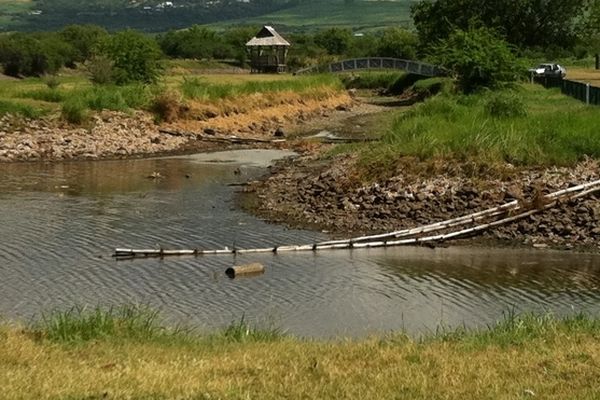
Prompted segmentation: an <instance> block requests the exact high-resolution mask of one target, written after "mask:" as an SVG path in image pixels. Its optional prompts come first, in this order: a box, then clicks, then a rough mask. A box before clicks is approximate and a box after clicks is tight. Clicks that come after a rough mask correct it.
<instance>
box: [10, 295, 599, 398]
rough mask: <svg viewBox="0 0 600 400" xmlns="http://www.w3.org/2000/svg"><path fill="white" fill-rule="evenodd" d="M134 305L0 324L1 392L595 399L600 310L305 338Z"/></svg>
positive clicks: (115, 395)
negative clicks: (179, 322) (477, 325)
mask: <svg viewBox="0 0 600 400" xmlns="http://www.w3.org/2000/svg"><path fill="white" fill-rule="evenodd" d="M157 321H158V319H157V315H156V314H155V313H153V312H149V311H147V310H143V309H142V310H140V309H139V308H135V307H123V308H118V309H110V310H108V311H106V310H100V309H95V310H91V311H85V310H81V309H78V310H76V311H68V312H64V313H55V314H53V315H51V316H49V317H47V318H45V319H44V320H43V321H42V322H40V323H38V324H36V325H33V326H30V327H25V328H17V327H14V326H12V327H11V326H8V325H3V327H2V328H1V329H0V383H1V385H2V398H3V399H124V398H126V399H175V398H176V399H281V398H288V399H357V398H360V399H428V400H429V399H527V398H543V399H567V398H568V399H597V398H598V397H599V396H600V387H599V386H598V385H597V382H599V381H600V341H599V339H600V320H598V319H594V318H591V317H588V316H584V315H577V316H573V317H569V318H567V319H557V318H555V317H552V316H548V315H546V316H522V317H516V316H514V315H512V316H511V315H509V316H507V317H506V319H505V320H503V321H502V322H499V323H498V324H497V325H494V326H491V327H488V328H484V329H482V330H472V331H471V330H464V329H459V330H457V331H448V330H441V331H440V332H438V333H437V334H434V335H432V336H431V337H426V338H422V339H410V338H408V337H407V336H406V335H403V334H394V335H387V336H381V337H372V338H368V339H362V340H342V339H337V340H303V339H298V338H293V337H290V336H287V335H283V334H282V333H281V332H279V331H277V330H262V331H261V330H257V329H254V328H252V327H251V326H249V325H248V324H246V323H244V322H243V321H241V322H240V323H236V324H233V325H232V326H230V327H229V328H227V329H225V330H223V331H221V332H217V333H212V334H196V333H192V332H190V331H187V330H181V329H176V330H169V329H164V328H162V327H161V326H160V324H159V323H158V322H157Z"/></svg>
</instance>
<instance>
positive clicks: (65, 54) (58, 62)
mask: <svg viewBox="0 0 600 400" xmlns="http://www.w3.org/2000/svg"><path fill="white" fill-rule="evenodd" d="M73 53H74V49H73V47H72V46H70V45H69V44H68V43H65V42H63V41H62V40H60V38H59V37H58V36H57V35H54V34H44V35H41V34H26V33H15V34H11V35H6V36H2V38H1V39H0V64H2V67H3V69H4V73H5V74H7V75H10V76H40V75H44V74H54V73H56V72H57V71H58V70H59V69H60V68H61V67H62V66H63V65H65V64H67V63H69V62H70V61H71V60H72V56H73Z"/></svg>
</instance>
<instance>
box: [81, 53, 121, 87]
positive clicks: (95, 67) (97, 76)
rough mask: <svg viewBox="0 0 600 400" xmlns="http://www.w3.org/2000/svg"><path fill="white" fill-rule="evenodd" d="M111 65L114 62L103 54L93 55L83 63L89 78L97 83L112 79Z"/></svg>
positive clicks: (102, 83) (108, 81)
mask: <svg viewBox="0 0 600 400" xmlns="http://www.w3.org/2000/svg"><path fill="white" fill-rule="evenodd" d="M113 66H114V63H113V62H112V61H111V60H110V59H108V58H107V57H104V56H94V57H92V59H90V60H89V61H88V62H87V63H86V64H85V67H86V69H87V72H88V73H89V75H90V80H91V81H92V82H94V83H96V84H98V85H106V84H108V83H111V82H112V81H113Z"/></svg>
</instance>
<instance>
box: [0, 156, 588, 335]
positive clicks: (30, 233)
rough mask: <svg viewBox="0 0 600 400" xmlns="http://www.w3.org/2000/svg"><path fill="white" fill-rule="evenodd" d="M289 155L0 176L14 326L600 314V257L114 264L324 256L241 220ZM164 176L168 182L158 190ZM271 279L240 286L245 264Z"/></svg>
mask: <svg viewBox="0 0 600 400" xmlns="http://www.w3.org/2000/svg"><path fill="white" fill-rule="evenodd" d="M284 155H286V154H285V153H281V152H278V153H277V152H276V153H272V152H268V151H240V152H227V153H220V154H208V155H197V156H181V157H171V158H159V159H146V160H128V161H101V162H72V163H51V164H42V163H40V164H0V238H1V242H0V277H1V278H0V279H1V280H0V316H4V317H8V318H11V319H18V320H23V321H28V320H30V319H32V318H39V317H40V315H41V314H42V313H43V312H48V311H51V310H55V309H66V308H70V307H72V306H73V305H99V304H100V305H112V304H123V303H141V304H147V305H150V306H152V307H154V308H157V309H159V310H160V311H161V313H162V315H163V317H165V319H166V320H167V321H168V322H170V323H184V324H192V325H194V326H197V327H200V328H201V329H206V330H210V329H214V328H217V327H222V326H225V325H228V324H230V323H232V322H234V321H239V320H240V319H241V318H242V317H243V318H245V319H246V320H250V321H253V322H256V323H257V324H258V325H263V326H272V325H274V326H277V327H280V328H282V329H284V330H286V331H288V332H290V333H292V334H296V335H300V336H310V337H333V336H352V337H359V336H364V335H367V334H372V333H385V332H389V331H391V330H398V329H405V330H407V331H408V332H410V333H414V334H420V333H428V332H432V331H435V329H436V328H437V327H439V326H440V325H443V326H447V327H454V326H459V325H467V326H480V325H484V324H487V323H490V322H493V321H496V320H499V319H501V318H502V316H503V313H505V312H507V311H509V310H515V311H535V312H544V311H552V312H555V313H558V314H565V313H570V312H574V311H588V312H591V313H597V310H599V306H600V255H590V254H573V253H568V252H552V251H541V250H512V249H480V248H464V247H459V248H448V249H427V248H391V249H371V250H354V251H324V252H319V253H316V254H312V253H302V254H279V255H275V254H263V255H244V256H238V257H237V258H236V259H234V257H233V256H206V257H199V258H195V257H183V258H166V259H163V260H161V259H148V260H130V261H119V262H117V261H115V260H113V259H112V258H111V254H112V251H113V250H114V248H116V247H133V248H147V247H150V248H153V247H158V246H162V247H163V248H196V247H198V248H223V247H225V246H229V247H231V246H233V245H235V246H238V247H264V246H269V245H285V244H297V243H312V242H313V241H315V240H324V239H327V237H326V235H324V234H322V233H318V232H309V231H300V230H290V229H286V228H285V227H283V226H279V225H273V224H268V223H266V222H264V221H261V220H259V219H257V218H255V217H253V216H251V215H248V214H246V213H244V212H242V211H241V210H239V209H237V208H236V207H235V204H234V196H235V191H236V190H237V188H236V187H233V186H228V184H231V183H240V182H244V181H246V180H248V179H252V178H255V177H258V176H260V175H261V174H263V173H264V172H265V165H266V163H267V162H268V161H269V160H270V159H271V158H273V157H277V156H284ZM153 172H158V173H160V174H161V175H162V176H163V178H162V179H149V178H148V176H149V175H151V174H152V173H153ZM254 261H257V262H261V263H263V264H265V266H266V268H267V269H266V273H265V274H264V275H262V276H259V277H254V278H246V279H235V280H231V279H229V278H228V277H227V276H226V275H225V273H224V271H225V269H226V268H228V267H230V266H232V265H233V264H234V263H236V264H238V263H247V262H254Z"/></svg>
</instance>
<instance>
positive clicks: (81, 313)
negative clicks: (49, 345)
mask: <svg viewBox="0 0 600 400" xmlns="http://www.w3.org/2000/svg"><path fill="white" fill-rule="evenodd" d="M31 330H32V332H33V333H34V334H35V335H36V336H39V337H42V338H44V339H46V340H49V341H52V342H59V343H74V342H86V341H90V340H98V339H107V338H111V339H115V338H118V339H125V338H126V339H153V338H156V337H158V336H160V335H162V334H164V332H165V331H166V330H165V328H163V327H161V325H160V321H159V318H158V312H157V311H154V310H152V309H150V308H149V307H146V306H137V305H126V306H120V307H106V308H105V307H100V306H96V307H93V308H87V307H82V306H76V307H73V308H71V309H69V310H66V311H53V312H51V313H49V314H45V315H42V318H41V320H40V321H39V322H37V323H36V324H34V325H33V326H32V327H31Z"/></svg>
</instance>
